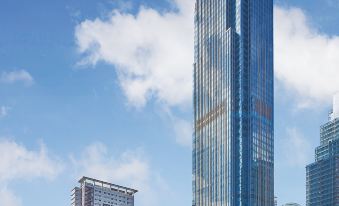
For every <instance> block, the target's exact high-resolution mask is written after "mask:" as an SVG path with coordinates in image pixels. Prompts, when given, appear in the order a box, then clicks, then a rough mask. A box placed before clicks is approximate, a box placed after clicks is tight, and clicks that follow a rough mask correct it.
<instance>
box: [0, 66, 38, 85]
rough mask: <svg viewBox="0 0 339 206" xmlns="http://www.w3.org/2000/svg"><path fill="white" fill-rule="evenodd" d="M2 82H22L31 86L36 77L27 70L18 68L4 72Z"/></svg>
mask: <svg viewBox="0 0 339 206" xmlns="http://www.w3.org/2000/svg"><path fill="white" fill-rule="evenodd" d="M0 82H3V83H9V84H11V83H15V82H22V83H24V84H25V85H26V86H29V85H32V84H33V83H34V79H33V77H32V76H31V74H30V73H28V72H27V71H26V70H16V71H11V72H2V74H1V76H0Z"/></svg>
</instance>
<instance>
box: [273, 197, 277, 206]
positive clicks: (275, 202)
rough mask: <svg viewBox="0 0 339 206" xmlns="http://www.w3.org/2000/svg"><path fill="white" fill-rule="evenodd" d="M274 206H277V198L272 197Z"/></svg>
mask: <svg viewBox="0 0 339 206" xmlns="http://www.w3.org/2000/svg"><path fill="white" fill-rule="evenodd" d="M274 206H278V197H274Z"/></svg>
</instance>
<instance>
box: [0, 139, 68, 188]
mask: <svg viewBox="0 0 339 206" xmlns="http://www.w3.org/2000/svg"><path fill="white" fill-rule="evenodd" d="M0 157H1V158H0V182H9V181H11V180H14V179H31V178H38V177H39V178H40V177H41V178H46V179H49V180H52V179H53V178H55V177H56V176H57V175H58V174H59V173H60V172H61V171H62V164H61V163H60V162H59V161H57V160H56V159H54V158H52V157H51V156H50V155H49V154H48V151H47V149H46V147H45V146H44V145H41V146H40V150H39V151H34V150H28V149H27V148H26V147H24V146H23V145H20V144H18V143H16V142H14V141H11V140H6V139H2V140H0Z"/></svg>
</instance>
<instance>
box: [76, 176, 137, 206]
mask: <svg viewBox="0 0 339 206" xmlns="http://www.w3.org/2000/svg"><path fill="white" fill-rule="evenodd" d="M79 183H80V185H81V186H80V187H75V188H74V189H73V190H72V194H71V206H134V194H135V193H136V192H137V190H134V189H130V188H127V187H122V186H119V185H114V184H111V183H107V182H103V181H100V180H96V179H92V178H88V177H83V178H82V179H81V180H80V181H79Z"/></svg>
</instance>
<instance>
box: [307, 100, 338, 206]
mask: <svg viewBox="0 0 339 206" xmlns="http://www.w3.org/2000/svg"><path fill="white" fill-rule="evenodd" d="M306 205H307V206H319V205H322V206H327V205H328V206H332V205H333V206H334V205H339V94H338V95H336V96H335V97H334V101H333V111H332V113H331V114H330V116H329V122H327V123H326V124H324V125H322V126H321V128H320V146H319V147H317V148H316V150H315V162H314V163H312V164H310V165H308V166H307V167H306Z"/></svg>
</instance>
